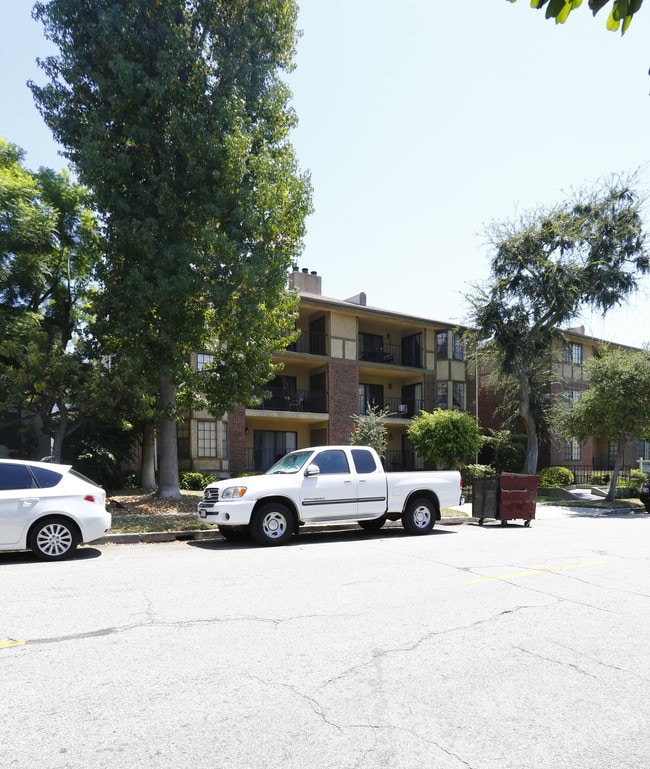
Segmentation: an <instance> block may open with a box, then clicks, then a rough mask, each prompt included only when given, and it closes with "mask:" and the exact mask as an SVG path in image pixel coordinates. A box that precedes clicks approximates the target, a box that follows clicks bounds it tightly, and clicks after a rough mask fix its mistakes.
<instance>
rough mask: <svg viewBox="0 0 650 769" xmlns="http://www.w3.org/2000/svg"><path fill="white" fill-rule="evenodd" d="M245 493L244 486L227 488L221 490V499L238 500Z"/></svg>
mask: <svg viewBox="0 0 650 769" xmlns="http://www.w3.org/2000/svg"><path fill="white" fill-rule="evenodd" d="M245 493H246V486H228V488H227V489H224V490H223V493H222V494H221V499H239V497H243V496H244V494H245Z"/></svg>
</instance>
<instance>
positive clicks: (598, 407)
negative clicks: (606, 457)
mask: <svg viewBox="0 0 650 769" xmlns="http://www.w3.org/2000/svg"><path fill="white" fill-rule="evenodd" d="M585 371H586V374H587V379H588V381H589V389H588V390H586V391H585V392H583V393H582V394H581V396H580V398H579V399H578V400H577V401H575V402H572V403H564V402H563V401H561V402H560V404H559V406H558V408H557V411H556V412H555V419H554V421H555V424H556V427H557V429H558V431H559V432H560V433H561V434H562V435H563V436H564V437H566V438H567V439H572V438H576V439H578V440H579V441H581V442H583V441H585V440H586V439H587V438H590V437H592V436H593V437H596V438H606V439H607V440H612V441H616V442H617V446H618V450H617V452H616V461H615V464H614V471H613V473H612V477H611V483H610V487H609V492H608V494H607V499H608V500H610V501H611V500H614V499H615V498H616V482H617V480H618V476H619V473H620V470H621V466H622V462H623V457H624V452H625V445H626V444H627V443H628V441H630V440H631V439H634V438H649V437H650V353H649V352H648V351H647V350H643V351H638V352H637V351H631V350H620V349H619V350H609V351H603V352H601V354H600V355H598V356H595V357H593V358H590V359H589V360H588V361H587V362H586V364H585Z"/></svg>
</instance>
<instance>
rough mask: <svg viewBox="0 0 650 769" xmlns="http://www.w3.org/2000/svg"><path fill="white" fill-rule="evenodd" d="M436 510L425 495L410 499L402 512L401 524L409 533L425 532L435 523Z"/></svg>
mask: <svg viewBox="0 0 650 769" xmlns="http://www.w3.org/2000/svg"><path fill="white" fill-rule="evenodd" d="M437 513H438V510H437V508H436V506H435V504H434V503H433V502H432V501H431V500H430V499H427V498H426V497H417V498H416V499H411V500H410V501H409V503H408V504H407V506H406V510H405V511H404V513H403V514H402V526H404V530H405V531H407V532H408V533H409V534H427V533H428V532H430V531H431V529H433V527H434V525H435V523H436V516H437Z"/></svg>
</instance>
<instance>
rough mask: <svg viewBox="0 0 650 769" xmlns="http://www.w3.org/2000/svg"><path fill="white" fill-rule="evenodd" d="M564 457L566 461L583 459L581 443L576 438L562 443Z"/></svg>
mask: <svg viewBox="0 0 650 769" xmlns="http://www.w3.org/2000/svg"><path fill="white" fill-rule="evenodd" d="M562 459H563V460H564V461H565V462H579V461H580V459H582V452H581V447H580V443H578V441H577V439H576V438H572V439H571V440H570V441H564V443H563V444H562Z"/></svg>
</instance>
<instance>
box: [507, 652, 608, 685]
mask: <svg viewBox="0 0 650 769" xmlns="http://www.w3.org/2000/svg"><path fill="white" fill-rule="evenodd" d="M515 649H519V651H520V652H523V653H524V654H529V655H530V656H531V657H535V658H536V659H538V660H542V661H543V662H551V663H553V664H554V665H560V666H561V667H567V668H573V670H577V671H578V673H582V675H584V676H587V678H594V679H596V680H599V679H598V676H595V675H594V674H593V673H588V672H587V671H586V670H584V669H583V668H581V667H580V666H579V665H576V664H575V663H573V662H563V661H562V660H556V659H553V658H552V657H548V656H546V655H545V654H538V653H537V652H533V651H531V650H530V649H526V648H524V647H523V646H519V645H517V646H515Z"/></svg>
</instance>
